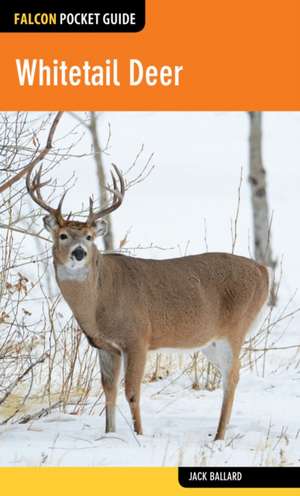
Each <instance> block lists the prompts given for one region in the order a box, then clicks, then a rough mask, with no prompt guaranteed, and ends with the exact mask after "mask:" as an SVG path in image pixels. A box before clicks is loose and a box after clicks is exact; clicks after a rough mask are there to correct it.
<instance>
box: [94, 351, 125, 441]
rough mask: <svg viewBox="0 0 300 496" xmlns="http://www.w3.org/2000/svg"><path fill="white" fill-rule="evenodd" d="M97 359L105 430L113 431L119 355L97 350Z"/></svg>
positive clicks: (114, 427) (119, 363) (114, 426)
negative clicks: (102, 393) (102, 392)
mask: <svg viewBox="0 0 300 496" xmlns="http://www.w3.org/2000/svg"><path fill="white" fill-rule="evenodd" d="M99 361H100V369H101V381H102V387H103V391H104V395H105V432H115V430H116V421H115V416H116V399H117V394H118V383H119V375H120V365H121V357H120V356H118V355H116V354H115V353H109V352H108V351H104V350H99Z"/></svg>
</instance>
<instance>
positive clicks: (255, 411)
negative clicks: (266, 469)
mask: <svg viewBox="0 0 300 496" xmlns="http://www.w3.org/2000/svg"><path fill="white" fill-rule="evenodd" d="M174 378H175V376H174V377H173V376H172V377H168V378H167V379H164V380H162V381H157V382H152V383H148V384H143V390H142V391H143V392H142V415H143V424H144V435H143V436H135V435H134V434H133V432H132V430H131V427H130V425H129V411H128V407H127V404H126V402H125V398H124V392H123V391H120V395H119V400H118V414H117V432H116V433H114V434H104V415H101V416H100V417H99V416H98V414H95V415H87V414H83V415H80V416H75V415H68V414H62V413H52V414H50V415H49V416H47V417H45V418H43V419H40V420H37V421H32V422H30V423H28V424H24V425H17V424H13V425H5V426H1V427H0V465H10V466H40V465H42V466H83V465H84V466H177V465H195V466H197V465H198V466H200V465H201V466H205V465H228V466H241V465H288V466H293V465H300V450H299V445H300V441H299V438H300V429H299V408H300V388H299V386H300V373H299V371H297V372H295V371H294V372H286V373H285V380H284V381H283V380H282V375H281V374H274V375H272V376H269V377H268V378H265V379H263V378H259V377H257V376H255V374H250V373H246V374H242V378H241V381H240V385H239V388H238V394H237V398H236V403H235V407H234V411H233V416H232V421H231V424H230V427H229V429H228V431H227V435H226V440H225V442H224V443H223V442H217V443H213V442H212V436H213V434H214V432H215V429H216V426H217V418H218V413H219V409H220V402H221V390H220V389H218V390H216V391H214V392H208V391H204V390H199V391H196V390H193V389H192V387H191V380H190V378H189V377H185V376H183V377H181V378H180V380H178V381H175V382H174V383H173V384H170V383H171V382H172V380H174ZM168 384H169V385H168ZM92 403H93V399H91V404H92ZM101 409H102V407H101V405H99V409H98V412H99V410H101Z"/></svg>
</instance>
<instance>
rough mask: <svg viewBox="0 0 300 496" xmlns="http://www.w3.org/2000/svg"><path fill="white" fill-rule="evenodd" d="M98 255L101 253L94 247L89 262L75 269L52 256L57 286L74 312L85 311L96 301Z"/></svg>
mask: <svg viewBox="0 0 300 496" xmlns="http://www.w3.org/2000/svg"><path fill="white" fill-rule="evenodd" d="M99 257H101V255H100V253H99V252H98V250H97V248H96V247H95V250H94V252H93V254H92V258H91V262H90V263H89V264H88V265H87V266H83V267H81V268H79V269H77V270H76V271H74V270H71V269H69V268H68V267H65V266H64V265H61V264H59V263H57V262H56V261H55V258H54V268H55V274H56V280H57V283H58V286H59V288H60V290H61V292H62V295H63V297H64V298H65V300H66V301H67V303H68V304H69V306H70V307H71V309H72V311H73V312H74V314H78V313H85V312H86V308H87V307H88V308H89V310H91V308H92V305H93V303H94V302H95V301H96V294H97V281H98V277H99V266H100V263H99Z"/></svg>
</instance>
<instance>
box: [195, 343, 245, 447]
mask: <svg viewBox="0 0 300 496" xmlns="http://www.w3.org/2000/svg"><path fill="white" fill-rule="evenodd" d="M203 353H204V355H205V356H206V357H207V358H208V360H209V361H210V362H212V363H213V365H215V366H216V367H217V368H218V369H219V370H220V372H221V374H222V382H223V401H222V408H221V414H220V419H219V424H218V429H217V433H216V436H215V440H222V439H224V436H225V431H226V427H227V425H228V422H229V420H230V416H231V411H232V405H233V400H234V395H235V390H236V386H237V384H238V381H239V371H240V361H239V353H238V352H236V351H233V349H232V346H231V344H230V343H229V342H228V341H227V340H225V339H222V340H219V341H215V342H213V343H211V344H210V345H209V346H208V347H207V348H205V349H204V350H203Z"/></svg>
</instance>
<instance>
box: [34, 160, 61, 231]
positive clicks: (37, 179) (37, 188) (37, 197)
mask: <svg viewBox="0 0 300 496" xmlns="http://www.w3.org/2000/svg"><path fill="white" fill-rule="evenodd" d="M32 171H33V168H31V169H29V171H28V173H27V176H26V187H27V191H28V193H29V195H30V196H31V198H32V200H33V201H34V202H35V203H37V204H38V205H39V206H40V207H42V208H43V209H44V210H46V211H47V212H49V213H50V214H51V215H54V216H55V217H56V219H57V221H58V223H59V224H60V225H62V224H63V222H64V219H63V216H62V213H61V207H62V203H63V201H64V198H65V196H66V193H67V192H66V191H65V192H64V194H63V195H62V197H61V199H60V201H59V204H58V207H57V208H53V207H50V205H47V203H46V202H45V200H44V199H43V197H42V195H41V188H42V187H43V186H46V185H47V184H49V183H50V182H51V179H49V180H48V181H45V182H44V183H41V176H42V165H41V166H40V167H39V169H38V171H37V172H36V173H35V175H34V177H33V179H32V180H31V174H32Z"/></svg>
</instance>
